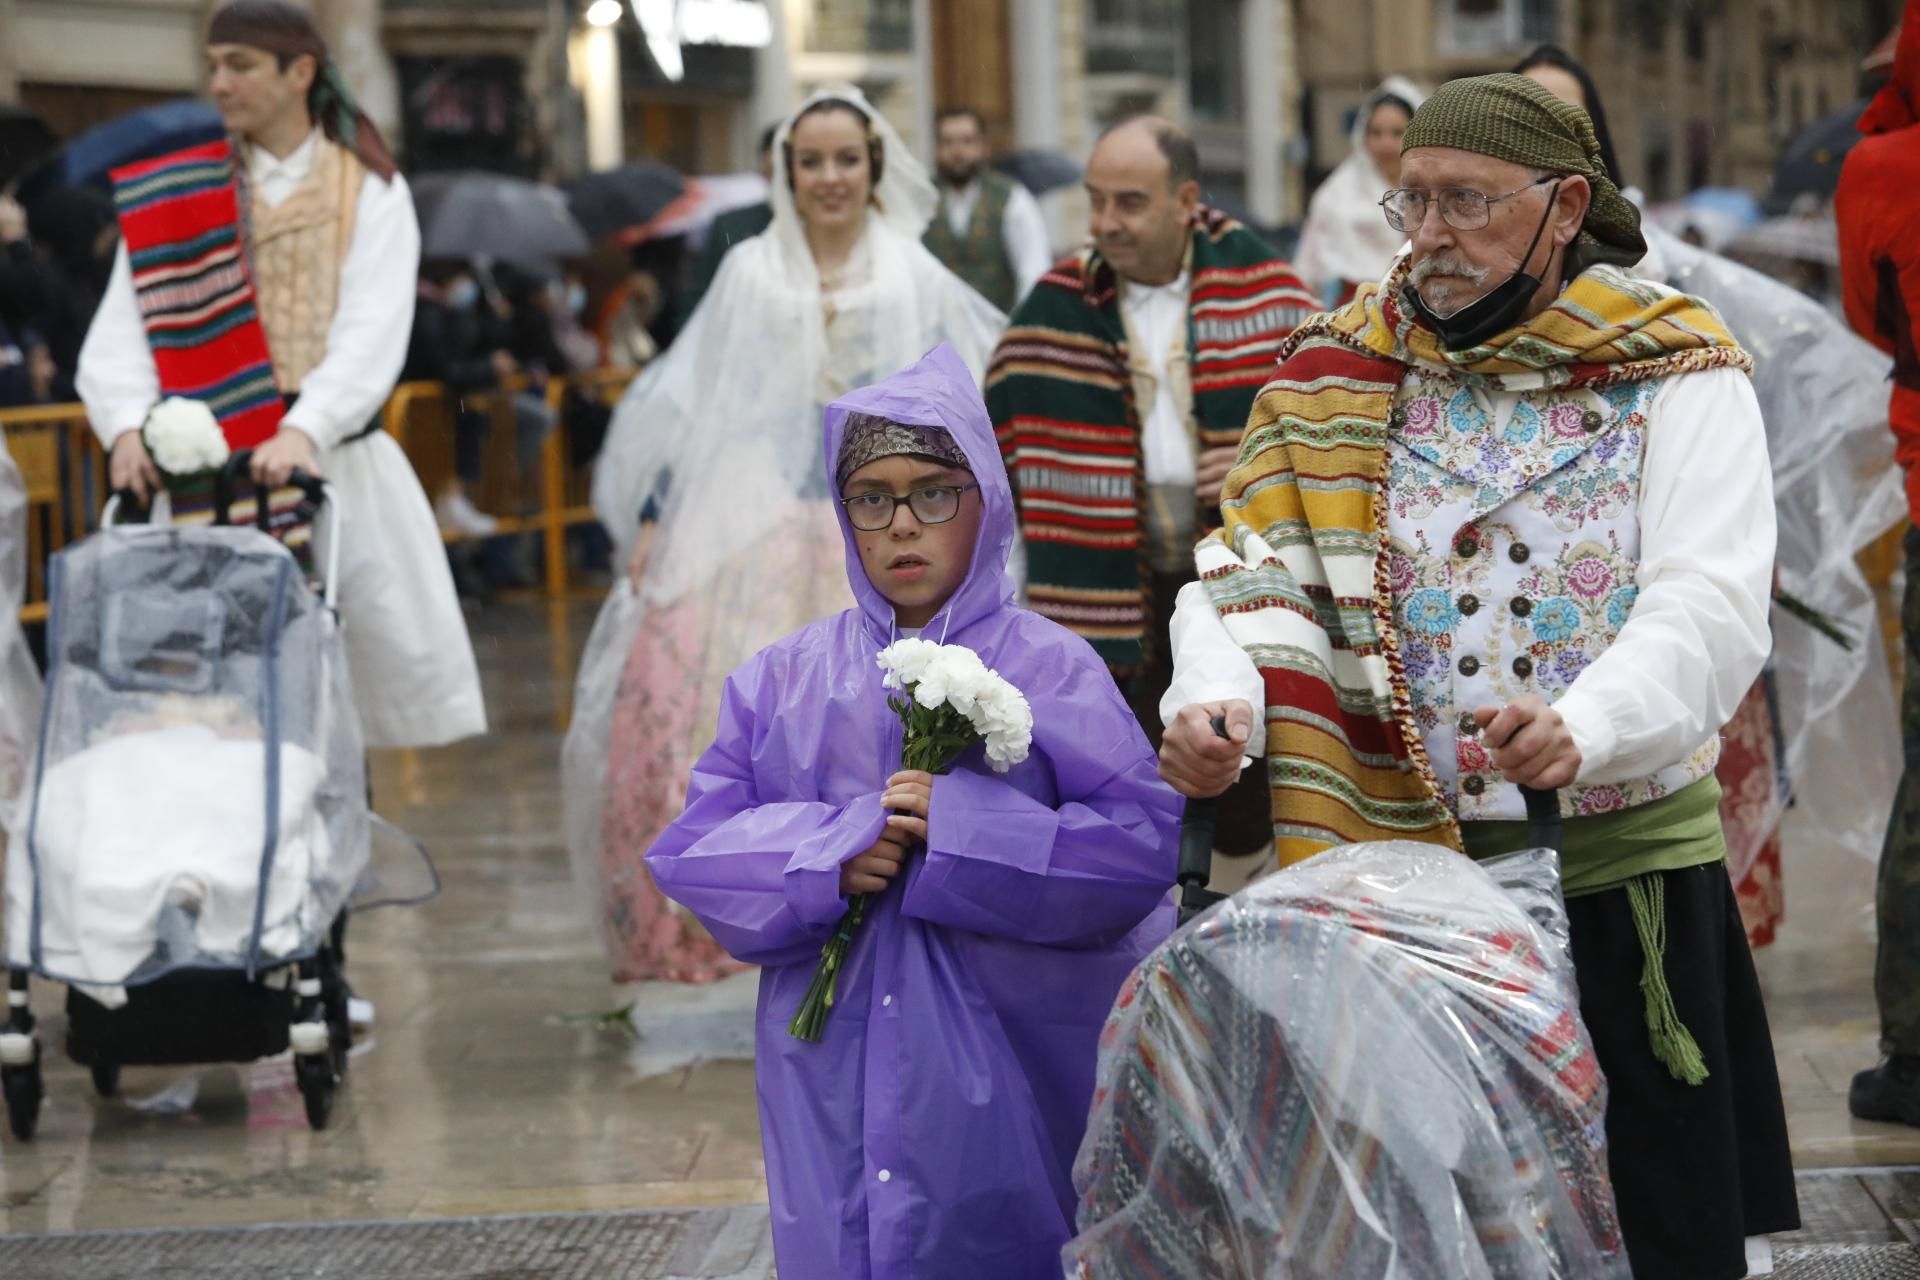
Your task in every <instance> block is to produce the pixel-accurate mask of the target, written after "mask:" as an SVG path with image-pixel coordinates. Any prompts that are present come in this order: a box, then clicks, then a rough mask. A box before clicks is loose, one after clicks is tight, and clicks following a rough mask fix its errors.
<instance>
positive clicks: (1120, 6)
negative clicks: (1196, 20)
mask: <svg viewBox="0 0 1920 1280" xmlns="http://www.w3.org/2000/svg"><path fill="white" fill-rule="evenodd" d="M1087 24H1088V25H1087V70H1088V71H1089V72H1090V73H1092V74H1094V75H1102V74H1109V75H1111V74H1126V73H1133V74H1137V75H1155V76H1170V75H1172V74H1174V72H1175V71H1176V70H1178V69H1179V65H1180V36H1181V33H1182V32H1183V31H1184V29H1185V26H1186V23H1185V20H1184V17H1183V15H1182V8H1181V5H1180V4H1179V3H1178V2H1177V0H1093V3H1092V4H1091V5H1090V6H1089V8H1088V11H1087Z"/></svg>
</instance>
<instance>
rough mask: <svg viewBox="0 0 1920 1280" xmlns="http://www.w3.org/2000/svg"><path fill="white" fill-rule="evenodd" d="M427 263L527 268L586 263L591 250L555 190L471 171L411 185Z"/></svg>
mask: <svg viewBox="0 0 1920 1280" xmlns="http://www.w3.org/2000/svg"><path fill="white" fill-rule="evenodd" d="M413 193H414V205H415V208H416V209H418V211H419V214H420V256H421V257H423V258H480V257H485V258H504V259H506V260H508V261H513V262H525V261H528V260H532V259H543V258H579V257H585V256H586V255H587V253H588V252H589V251H590V250H591V248H592V246H591V244H590V243H589V242H588V240H587V233H586V232H585V231H583V230H581V229H580V224H579V223H578V222H577V221H575V220H574V216H573V214H572V213H571V212H569V211H568V209H567V198H566V197H565V196H563V195H561V194H560V192H559V190H558V189H557V188H555V187H549V186H545V185H542V184H541V183H538V182H528V181H527V180H526V179H524V178H510V177H508V176H507V175H505V174H501V173H486V172H484V171H481V170H476V169H468V170H464V171H462V172H459V173H427V174H422V175H420V177H418V178H416V179H414V181H413Z"/></svg>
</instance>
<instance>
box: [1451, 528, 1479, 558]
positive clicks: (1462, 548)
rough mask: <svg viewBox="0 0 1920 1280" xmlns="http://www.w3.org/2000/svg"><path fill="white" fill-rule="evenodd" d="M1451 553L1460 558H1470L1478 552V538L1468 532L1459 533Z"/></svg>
mask: <svg viewBox="0 0 1920 1280" xmlns="http://www.w3.org/2000/svg"><path fill="white" fill-rule="evenodd" d="M1453 554H1455V555H1457V556H1459V557H1460V558H1461V559H1462V560H1471V559H1473V558H1474V557H1475V556H1477V555H1479V554H1480V540H1479V539H1478V538H1476V537H1474V536H1473V535H1472V534H1470V533H1463V534H1461V535H1460V541H1458V542H1456V543H1454V544H1453Z"/></svg>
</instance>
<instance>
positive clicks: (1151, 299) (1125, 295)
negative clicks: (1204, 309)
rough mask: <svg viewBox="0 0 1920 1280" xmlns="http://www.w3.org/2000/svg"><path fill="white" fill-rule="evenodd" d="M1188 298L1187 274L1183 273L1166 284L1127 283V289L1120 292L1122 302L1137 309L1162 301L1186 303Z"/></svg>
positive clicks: (1130, 281)
mask: <svg viewBox="0 0 1920 1280" xmlns="http://www.w3.org/2000/svg"><path fill="white" fill-rule="evenodd" d="M1186 297H1187V272H1185V271H1182V272H1181V273H1180V274H1179V275H1177V276H1175V277H1174V278H1173V279H1171V280H1169V281H1167V283H1165V284H1141V283H1140V282H1139V281H1138V280H1128V281H1126V288H1124V289H1122V290H1121V291H1120V300H1121V302H1123V303H1131V304H1132V305H1133V306H1135V307H1145V306H1151V305H1152V304H1153V303H1155V302H1158V301H1160V300H1162V299H1167V300H1175V299H1177V300H1179V301H1181V302H1185V301H1186Z"/></svg>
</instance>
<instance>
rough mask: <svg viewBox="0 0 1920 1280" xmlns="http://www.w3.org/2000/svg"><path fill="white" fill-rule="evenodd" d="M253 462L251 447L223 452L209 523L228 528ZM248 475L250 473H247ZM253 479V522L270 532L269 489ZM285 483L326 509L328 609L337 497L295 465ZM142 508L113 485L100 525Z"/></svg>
mask: <svg viewBox="0 0 1920 1280" xmlns="http://www.w3.org/2000/svg"><path fill="white" fill-rule="evenodd" d="M252 464H253V450H251V449H239V450H236V451H234V452H233V453H231V454H229V455H228V456H227V460H226V462H225V463H224V464H222V466H221V468H220V470H219V472H218V473H217V474H216V475H215V476H214V482H213V523H214V524H215V525H216V526H220V527H225V528H231V527H232V525H233V504H234V501H235V499H236V497H237V496H238V495H237V493H236V489H237V487H238V482H239V481H240V478H241V477H242V476H249V473H250V470H251V467H252ZM249 478H250V477H249ZM252 483H253V499H254V501H253V510H254V516H253V522H254V526H255V527H256V528H258V529H259V530H260V531H261V532H262V533H271V532H272V523H273V522H272V515H273V513H272V511H271V510H270V509H269V502H268V499H269V497H270V491H269V490H268V489H267V487H266V486H265V485H263V484H261V483H260V482H259V481H257V480H255V481H253V482H252ZM287 484H288V485H289V486H291V487H293V488H295V489H298V490H300V492H301V493H302V494H304V495H305V496H306V499H307V501H308V502H310V503H312V504H313V505H314V506H315V507H316V508H318V509H319V510H323V511H325V512H326V513H327V566H326V569H325V571H324V575H325V576H324V580H323V582H322V584H321V585H322V588H323V590H324V594H325V600H326V603H327V607H328V608H329V609H331V608H334V606H335V602H336V600H337V599H338V596H339V591H340V586H339V583H340V497H339V494H338V493H337V492H336V491H335V490H334V487H333V486H332V485H331V484H329V483H327V481H326V479H325V477H323V476H316V475H313V474H311V473H309V472H307V471H305V470H303V469H301V468H299V467H295V468H294V469H293V473H292V474H291V475H289V476H288V477H287ZM128 508H133V509H140V510H145V504H144V503H141V502H140V501H139V498H138V496H137V495H136V494H134V492H133V491H132V490H130V489H115V490H114V491H113V493H112V494H111V495H110V496H109V497H108V498H107V502H106V505H105V506H104V507H103V508H101V511H100V523H101V525H102V526H111V525H115V524H118V523H120V518H119V517H120V512H121V511H122V509H128Z"/></svg>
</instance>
